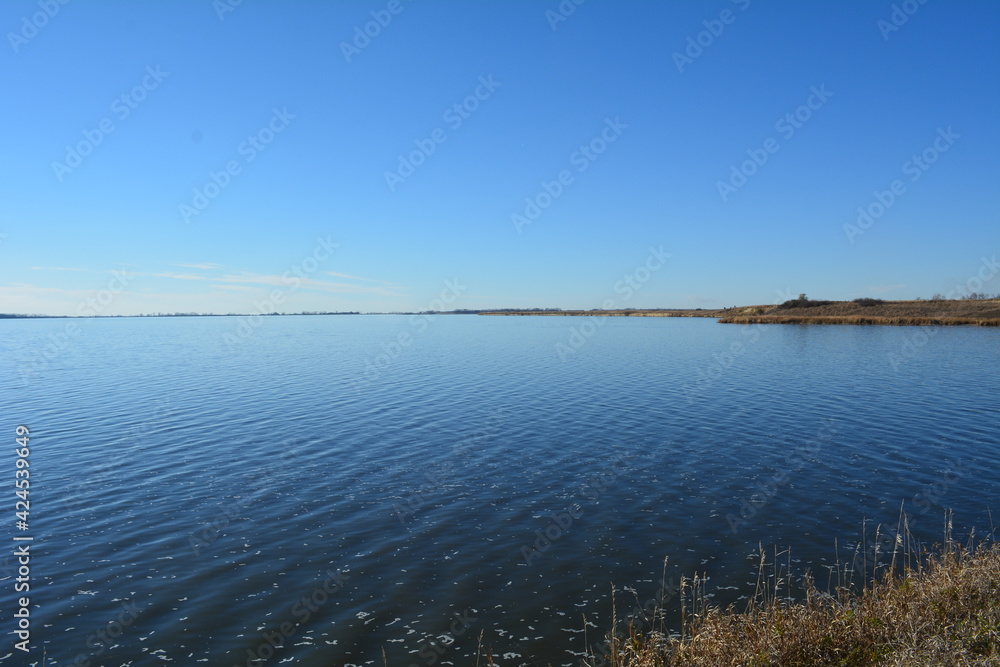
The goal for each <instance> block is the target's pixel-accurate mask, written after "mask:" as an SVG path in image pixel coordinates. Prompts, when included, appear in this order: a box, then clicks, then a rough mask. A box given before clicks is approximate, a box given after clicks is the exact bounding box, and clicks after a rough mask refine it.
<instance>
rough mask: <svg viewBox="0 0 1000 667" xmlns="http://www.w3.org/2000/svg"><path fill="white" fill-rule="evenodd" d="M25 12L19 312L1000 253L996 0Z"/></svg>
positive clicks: (664, 286)
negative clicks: (654, 258)
mask: <svg viewBox="0 0 1000 667" xmlns="http://www.w3.org/2000/svg"><path fill="white" fill-rule="evenodd" d="M560 8H561V9H560ZM393 10H395V13H394V11H393ZM570 10H572V11H570ZM560 11H561V12H562V13H560ZM904 19H905V21H904ZM379 20H381V22H382V23H384V24H385V25H379V24H378V21H379ZM894 21H895V22H894ZM373 22H374V23H373ZM366 24H368V25H367V29H368V32H369V33H371V34H374V36H373V37H368V36H365V37H363V38H359V37H357V35H358V32H361V33H362V34H363V33H364V31H365V29H366ZM0 26H2V30H3V33H4V45H3V47H0V53H2V55H0V59H2V66H0V87H2V90H3V91H4V93H5V99H6V101H7V103H6V104H5V111H4V117H5V121H6V122H5V123H4V131H3V132H2V134H0V136H2V139H0V183H2V185H0V187H2V188H3V193H4V195H3V198H2V200H0V312H16V313H46V314H80V313H85V312H100V313H101V314H134V313H150V312H178V311H182V312H189V311H198V312H217V313H227V312H239V313H247V312H254V311H255V310H257V309H258V308H257V306H256V304H259V303H263V302H264V301H266V300H268V299H271V298H272V297H274V298H276V299H278V300H279V301H280V305H279V304H276V305H275V307H274V308H273V310H278V311H284V312H297V311H300V310H360V311H389V310H424V309H427V308H428V307H429V305H430V304H432V303H434V299H435V298H437V297H438V296H439V295H440V294H441V293H442V291H443V290H448V289H449V288H448V287H447V286H446V285H447V284H448V283H446V281H451V283H450V284H451V285H453V286H454V285H456V284H457V285H460V286H461V287H460V289H459V290H457V291H458V293H459V296H458V297H457V298H454V299H453V300H452V302H451V303H450V304H449V306H450V307H459V308H494V307H507V306H517V307H546V306H555V307H562V308H592V307H600V306H601V305H602V304H604V303H605V302H606V301H608V300H609V299H610V300H612V301H614V303H615V306H616V307H691V308H694V307H706V308H707V307H714V306H729V305H734V304H748V303H772V302H774V301H775V300H776V299H778V298H779V295H781V294H787V293H791V294H792V295H793V296H794V295H797V294H798V293H799V292H806V293H807V294H809V295H810V296H813V297H816V298H831V299H850V298H855V297H860V296H878V297H882V298H895V299H901V298H913V297H916V296H925V297H926V296H930V295H931V294H933V293H934V292H948V291H949V290H953V289H954V288H955V286H956V284H962V285H966V284H968V281H969V279H970V278H973V277H975V276H976V275H977V272H978V273H979V275H980V276H983V275H989V271H986V273H983V269H982V267H983V258H986V259H987V260H989V259H991V258H992V257H994V256H995V255H996V254H997V253H998V251H1000V233H998V231H1000V225H998V222H1000V219H998V218H1000V216H998V211H1000V187H998V186H997V185H998V183H1000V163H998V161H997V159H996V158H997V155H998V153H1000V123H998V122H997V119H998V118H1000V70H998V63H1000V53H998V51H1000V40H998V39H997V37H996V36H997V34H1000V4H997V3H995V2H989V1H979V2H971V1H967V2H943V1H942V0H928V1H927V2H925V3H924V4H921V3H920V2H918V0H910V1H909V2H902V3H892V2H874V1H872V2H844V1H843V0H839V1H836V2H834V1H829V2H763V1H762V0H739V1H738V2H734V1H731V0H715V1H711V2H640V1H634V2H629V1H622V0H617V1H615V2H612V1H611V0H587V1H586V2H583V3H582V4H580V5H576V4H575V3H573V2H572V0H565V1H564V2H563V3H562V4H560V3H559V2H557V1H555V0H550V1H538V2H526V1H525V2H513V1H511V0H503V1H501V0H495V1H480V2H471V1H462V2H459V1H449V2H445V1H433V0H398V1H393V2H390V1H388V0H386V1H375V2H353V1H343V2H329V3H320V2H295V1H285V2H274V1H264V0H244V1H243V2H241V3H239V4H237V5H233V6H230V4H229V2H227V0H219V1H218V2H214V3H213V2H212V0H198V1H191V0H178V1H172V2H166V1H160V2H144V3H117V2H115V3H112V2H100V3H99V2H86V1H84V0H74V1H72V2H67V4H60V3H59V2H58V1H57V0H41V1H38V0H36V1H35V2H22V1H20V0H17V1H13V0H11V1H8V2H4V3H3V4H2V5H0ZM355 40H357V41H355ZM699 42H700V44H699ZM345 44H347V45H350V46H347V47H345ZM123 96H124V97H123ZM456 105H458V110H456V108H455V106H456ZM788 114H791V120H789V119H787V118H786V115H788ZM796 115H797V117H796ZM582 148H586V150H581V149H582ZM431 149H433V150H431ZM400 156H402V158H401V157H400ZM914 156H917V157H918V160H919V161H920V162H919V163H917V162H914V161H913V157H914ZM921 156H923V157H921ZM411 157H412V158H413V159H412V161H411ZM754 158H756V162H754ZM401 159H402V160H403V161H404V163H405V164H403V165H402V166H401V163H400V161H401ZM924 160H928V161H929V163H928V162H924ZM748 161H749V162H748ZM413 163H418V164H416V165H414V164H413ZM744 163H745V164H744ZM411 168H412V170H411ZM227 169H228V172H227ZM734 169H735V172H736V174H735V175H734ZM387 174H390V176H387ZM391 174H395V176H391ZM748 174H749V175H748ZM213 175H214V181H215V182H213ZM560 178H561V179H562V181H563V182H562V183H560ZM546 184H548V192H547V191H546ZM894 188H895V190H896V192H895V193H893V189H894ZM880 193H885V194H880ZM209 195H211V196H209ZM200 197H204V199H201V198H200ZM879 199H881V202H880V201H879ZM890 199H891V201H890ZM532 204H535V205H541V206H539V208H538V209H537V210H534V209H532ZM859 207H861V209H862V210H867V211H868V212H869V213H870V214H877V215H872V217H870V218H867V219H863V220H862V223H863V225H864V226H859V225H858V224H857V220H858V216H859V213H858V209H859ZM516 216H521V217H516ZM845 226H846V227H845ZM334 245H335V246H336V247H335V249H333V246H334ZM651 248H652V249H654V250H656V251H658V252H660V253H664V252H665V253H669V254H670V257H669V259H667V260H666V261H664V262H658V263H654V264H662V267H660V268H659V269H658V270H655V271H651V272H648V273H647V271H646V270H645V269H643V268H642V267H644V266H648V265H647V260H648V258H649V257H650V253H651ZM661 248H662V250H661ZM625 276H632V277H633V282H635V283H636V284H637V285H638V288H637V289H632V290H628V291H625V290H621V289H620V287H621V283H620V282H619V281H622V280H623V278H624V277H625ZM637 279H639V280H638V282H636V280H637ZM616 286H617V287H619V289H618V290H616ZM982 289H983V291H989V292H1000V278H996V277H993V278H991V279H990V280H989V281H987V282H986V283H985V284H984V285H983V286H982ZM786 290H787V292H786ZM98 297H99V298H100V301H99V302H97V303H98V306H99V307H97V308H95V307H94V306H93V303H95V302H94V301H90V303H91V306H85V305H83V304H86V303H88V299H91V300H93V299H95V298H98ZM262 300H263V301H262ZM88 309H89V310H88ZM268 310H271V308H268Z"/></svg>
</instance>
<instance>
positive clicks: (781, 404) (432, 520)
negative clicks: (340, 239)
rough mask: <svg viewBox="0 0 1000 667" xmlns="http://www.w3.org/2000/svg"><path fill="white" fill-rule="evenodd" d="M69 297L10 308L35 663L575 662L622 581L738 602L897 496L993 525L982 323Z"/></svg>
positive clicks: (1, 572)
mask: <svg viewBox="0 0 1000 667" xmlns="http://www.w3.org/2000/svg"><path fill="white" fill-rule="evenodd" d="M77 322H78V323H79V332H78V334H77V335H75V336H74V337H73V339H72V340H71V341H70V342H69V344H66V345H64V346H62V347H61V348H60V349H59V350H58V353H57V354H55V355H52V356H51V358H48V359H46V360H45V363H44V364H40V363H37V352H36V350H37V349H39V348H40V347H42V346H44V345H45V343H46V341H49V340H51V338H50V334H52V335H58V334H59V332H61V331H62V330H63V328H64V327H65V326H66V321H64V320H35V321H0V349H4V350H5V352H4V354H3V356H2V359H0V363H2V364H3V366H2V370H3V373H4V378H5V382H6V386H5V390H4V391H3V392H2V394H0V407H2V410H0V414H2V415H3V419H4V426H3V428H5V429H6V430H7V432H8V433H9V434H10V438H11V440H13V437H14V436H13V433H14V428H15V426H16V425H17V424H22V423H23V424H27V425H28V426H30V427H31V430H32V443H33V449H32V454H31V461H32V487H31V492H32V496H31V498H32V518H33V524H32V531H33V532H34V538H35V543H34V547H33V548H34V549H35V550H36V553H37V554H38V555H37V556H36V558H35V560H33V576H34V577H35V579H34V581H33V583H32V595H33V597H32V605H33V609H32V623H33V632H32V641H33V642H35V643H37V644H38V645H39V646H41V645H44V646H45V647H46V650H47V657H48V664H50V665H72V664H74V661H76V660H77V659H78V656H80V657H79V660H80V661H81V662H80V664H83V661H85V660H91V661H92V664H109V665H110V664H115V665H118V664H122V663H125V664H128V663H129V661H132V662H133V664H153V663H152V658H153V657H155V658H157V659H158V660H159V661H163V662H173V663H177V664H183V665H187V664H198V663H204V664H209V665H246V664H251V665H252V664H258V663H255V662H254V661H255V660H257V661H264V662H263V663H262V664H282V663H288V664H301V665H307V666H308V665H315V666H317V667H318V666H320V665H323V666H328V665H345V664H358V665H381V664H383V663H382V651H383V650H384V651H385V654H386V657H387V660H388V663H389V664H390V665H409V664H416V665H430V664H472V663H470V656H472V655H474V653H475V650H476V647H477V645H478V644H479V642H480V637H481V638H482V639H481V641H482V643H483V646H489V647H491V648H492V649H493V654H494V656H495V657H496V660H497V663H498V664H500V665H505V666H506V665H518V664H522V663H527V662H529V661H530V660H532V659H534V660H537V661H540V662H542V663H545V662H551V663H552V664H557V665H558V664H564V665H569V664H575V663H576V662H577V661H578V658H579V656H581V655H582V654H583V651H584V641H585V638H586V641H588V642H590V643H591V644H593V643H594V642H596V641H597V640H598V638H599V637H600V636H601V635H602V634H603V633H604V632H605V631H606V630H607V627H608V623H609V619H610V611H611V609H610V607H611V605H610V597H609V594H610V591H611V585H612V583H614V585H615V586H616V587H617V588H619V589H622V588H623V587H624V588H626V589H628V590H633V591H634V595H635V598H634V599H633V602H635V605H638V606H643V605H644V604H646V603H647V602H649V604H652V601H655V600H656V599H663V600H667V601H668V607H670V605H671V603H672V602H673V592H672V591H673V589H672V585H671V584H670V583H669V582H676V581H677V580H678V578H679V576H680V574H686V575H690V574H692V573H693V572H694V571H695V570H696V569H697V570H698V571H699V572H706V573H707V574H708V575H709V577H710V578H711V583H712V585H713V586H714V587H715V588H714V590H715V591H716V593H717V597H716V599H717V600H718V601H726V600H735V599H736V598H737V597H738V596H740V595H741V594H744V593H746V592H747V586H748V583H749V582H751V581H752V580H753V579H754V577H755V576H756V572H755V564H754V562H753V561H752V558H751V556H752V553H753V552H754V551H755V550H756V548H757V545H758V543H759V542H760V543H763V544H764V545H774V544H777V545H782V546H785V545H791V546H792V553H793V563H795V564H797V565H798V566H802V567H804V566H806V565H811V566H812V567H813V569H814V570H816V571H821V568H822V567H823V565H825V564H829V563H831V562H832V561H833V559H834V556H835V554H834V551H833V544H834V538H838V539H839V540H840V542H841V543H842V544H843V543H844V542H845V541H850V540H851V539H853V538H855V537H857V536H858V535H859V534H860V530H861V522H862V519H867V520H869V521H875V522H884V523H886V524H892V525H895V521H896V518H897V515H898V509H899V505H900V502H905V507H906V510H907V511H908V512H909V513H910V515H911V520H910V524H911V527H914V528H915V532H917V533H918V534H919V535H920V536H921V537H922V538H923V539H929V540H934V539H936V538H938V537H939V535H940V530H939V523H940V516H941V512H942V510H943V508H945V507H951V508H954V510H955V513H956V517H957V520H958V523H960V524H962V525H966V526H972V525H978V526H980V527H985V526H988V525H989V519H988V516H987V513H986V512H987V508H988V507H989V503H990V502H991V500H992V498H993V497H995V495H996V491H997V485H998V481H1000V480H998V478H1000V473H998V472H997V470H998V466H997V463H998V458H1000V455H998V451H1000V448H998V445H1000V437H998V435H997V433H998V431H997V428H996V425H997V417H998V415H1000V379H998V376H997V374H996V373H995V372H993V369H996V368H998V367H1000V345H998V344H997V343H998V342H1000V338H998V334H1000V332H997V331H992V330H984V329H971V328H970V329H963V328H953V329H950V330H940V331H938V332H937V333H936V334H935V335H934V336H933V337H932V338H929V339H928V341H927V343H926V344H925V345H923V346H922V347H920V348H919V349H916V348H914V349H916V352H915V353H912V354H910V355H909V356H907V357H906V358H905V363H897V364H892V363H890V355H891V354H893V353H898V352H899V350H900V349H902V346H903V345H904V344H905V343H906V341H907V340H908V337H912V336H913V334H914V329H912V328H906V327H898V328H896V327H849V326H838V327H808V326H773V327H735V326H726V325H718V324H716V323H715V322H714V321H712V320H692V319H666V318H648V319H647V318H608V320H607V321H606V322H605V323H604V324H603V325H602V326H601V327H599V328H597V329H596V330H595V332H594V334H593V335H592V336H590V337H588V338H587V340H586V342H585V344H583V345H582V346H581V347H579V349H577V350H575V352H574V353H573V354H570V355H563V356H564V357H565V361H563V360H561V359H560V357H559V355H558V354H557V352H556V347H557V345H558V344H560V343H563V342H564V341H565V340H566V339H567V336H568V335H569V330H570V328H571V327H572V326H574V320H572V319H569V318H562V317H517V318H502V317H476V316H438V317H434V318H433V319H426V320H422V322H421V323H422V330H421V331H420V334H419V335H414V336H412V343H411V344H410V345H408V346H406V347H400V348H399V349H396V348H392V347H391V343H392V341H394V340H398V336H399V334H400V333H401V332H412V329H413V326H414V325H413V323H412V322H411V321H410V320H409V319H408V318H406V317H391V316H364V317H281V318H266V319H265V320H264V321H263V322H262V324H261V326H260V327H258V328H256V329H255V330H254V331H253V333H252V335H250V336H247V337H246V338H243V339H241V340H240V342H239V344H238V345H232V344H227V343H226V341H225V334H226V333H229V332H230V331H231V329H232V327H233V320H232V319H231V318H168V319H116V320H79V321H77ZM387 346H388V347H387ZM386 350H390V351H391V352H392V356H391V357H389V355H388V354H387V352H386ZM383 354H385V355H386V358H388V359H389V361H388V362H386V361H384V360H383V361H381V362H380V361H378V358H379V356H380V355H383ZM26 368H27V369H29V370H30V372H28V373H22V371H24V370H25V369H26ZM371 368H377V371H376V372H375V373H374V374H373V371H372V370H370V369H371ZM12 530H13V529H12ZM665 556H669V562H668V565H667V569H666V571H664V565H663V559H664V557H665ZM13 565H14V563H13V561H12V557H11V556H7V558H6V560H5V561H3V562H0V576H2V577H3V581H2V582H0V591H2V593H0V597H2V600H0V602H2V603H3V604H4V605H10V606H13V603H14V600H13V595H14V593H13V586H12V583H11V582H12V577H13V576H16V573H15V571H14V569H13V567H12V566H13ZM584 615H585V616H586V621H584ZM111 633H115V635H114V636H112V634H111ZM40 654H41V651H40V650H39V652H38V655H39V656H40ZM21 659H22V656H19V655H18V656H15V655H10V656H7V657H5V658H3V662H4V663H6V664H21V663H20V662H18V660H21Z"/></svg>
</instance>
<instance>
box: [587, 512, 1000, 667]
mask: <svg viewBox="0 0 1000 667" xmlns="http://www.w3.org/2000/svg"><path fill="white" fill-rule="evenodd" d="M946 525H947V528H946V533H945V542H944V544H943V545H942V546H939V547H936V548H935V549H934V550H933V551H931V552H927V551H923V552H922V553H920V552H919V550H918V549H911V548H909V547H908V546H906V545H909V544H910V542H909V540H910V538H911V536H910V535H909V533H908V532H907V531H905V530H904V535H899V534H898V533H897V538H896V539H894V540H893V542H894V543H895V547H894V548H893V550H892V562H891V564H889V565H888V567H886V564H884V563H883V564H882V566H881V569H879V565H878V562H877V561H876V565H875V566H874V568H873V573H872V574H873V576H872V577H871V578H870V580H869V581H868V582H867V583H864V584H862V585H861V586H860V590H858V588H859V587H856V586H852V585H851V581H850V578H849V576H850V575H849V573H850V574H853V573H854V571H855V570H854V569H853V568H852V569H850V570H847V569H846V567H845V568H844V569H843V570H841V569H840V567H839V566H838V569H837V579H838V583H837V586H836V588H835V592H833V593H824V592H820V591H819V590H818V589H817V588H816V586H815V585H814V582H813V580H812V578H811V577H810V576H809V573H808V572H807V573H806V575H805V576H804V578H803V584H802V588H803V594H804V598H803V599H800V600H798V601H792V600H791V598H790V597H789V595H788V594H787V593H788V592H790V591H788V589H789V588H790V579H789V578H788V576H787V572H786V573H785V576H780V575H781V573H780V572H779V571H778V570H777V568H776V563H772V564H768V563H765V560H764V555H763V554H761V559H760V566H759V577H758V586H757V591H756V593H755V595H754V597H753V598H752V599H751V600H750V602H749V603H748V604H747V608H746V609H745V610H743V611H740V610H737V609H735V608H734V607H733V606H730V607H729V608H727V609H720V608H718V607H713V606H711V605H710V604H709V602H708V596H707V593H706V581H705V579H704V578H703V577H701V578H700V577H698V576H695V577H694V578H693V579H687V580H685V579H682V580H681V605H682V612H681V632H680V633H679V634H670V633H668V632H666V631H665V628H664V627H663V623H662V620H661V621H660V628H659V629H658V630H655V631H652V632H641V631H639V630H638V629H637V627H636V625H635V624H634V623H631V622H630V623H629V624H628V626H627V627H626V628H625V632H624V633H612V634H610V635H609V637H608V640H607V643H606V645H605V646H604V647H603V649H604V650H603V651H601V653H602V655H601V656H600V657H596V655H595V654H592V657H591V660H590V662H589V663H588V664H590V665H595V666H597V665H602V666H606V667H680V666H685V667H689V666H690V667H694V666H699V667H700V666H705V667H708V666H715V665H734V666H735V665H743V666H748V667H771V666H773V667H813V666H829V667H874V666H876V665H879V666H881V665H887V666H893V667H902V666H904V665H906V666H910V665H919V666H921V667H934V666H944V665H949V666H955V667H965V666H973V665H976V666H983V667H985V666H986V665H1000V544H996V543H989V542H988V543H981V544H979V545H978V546H977V545H974V544H973V543H971V540H970V544H969V545H967V546H966V547H962V546H960V545H958V544H956V543H955V542H953V541H952V539H951V528H950V526H951V521H950V516H949V518H948V519H947V522H946ZM877 540H878V536H877V535H876V541H877ZM904 549H905V550H904ZM857 555H858V554H857V551H856V552H855V556H857ZM886 556H888V554H886ZM777 560H778V558H777V557H776V558H775V561H777ZM772 565H773V566H775V574H774V576H773V577H772V579H771V583H770V584H767V585H764V584H763V582H765V581H767V569H768V568H769V567H770V566H772ZM876 572H878V573H879V574H877V575H875V573H876ZM831 577H832V572H831ZM783 595H784V597H782V596H783ZM661 619H662V616H661Z"/></svg>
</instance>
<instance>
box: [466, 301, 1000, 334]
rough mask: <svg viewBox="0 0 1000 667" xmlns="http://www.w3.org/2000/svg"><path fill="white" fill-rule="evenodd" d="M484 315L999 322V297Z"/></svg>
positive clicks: (917, 323)
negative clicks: (703, 308)
mask: <svg viewBox="0 0 1000 667" xmlns="http://www.w3.org/2000/svg"><path fill="white" fill-rule="evenodd" d="M480 315H507V316H513V315H522V316H534V317H537V316H549V317H566V316H569V317H714V318H718V320H719V322H720V323H721V324H885V325H896V326H952V325H964V326H968V325H972V326H990V327H995V326H1000V299H953V300H937V301H933V300H914V301H883V300H881V299H855V300H854V301H816V300H813V299H807V298H805V295H802V296H800V297H799V298H798V299H791V300H789V301H785V302H784V303H781V304H777V305H764V306H739V307H733V308H719V309H710V310H702V309H695V310H683V309H668V308H660V309H649V310H533V311H521V310H514V311H491V312H482V313H480Z"/></svg>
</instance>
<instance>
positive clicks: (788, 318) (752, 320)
mask: <svg viewBox="0 0 1000 667" xmlns="http://www.w3.org/2000/svg"><path fill="white" fill-rule="evenodd" d="M719 323H720V324H885V325H895V326H952V325H966V326H968V325H972V326H980V327H997V326H1000V318H976V317H885V316H882V317H880V316H878V315H871V316H869V315H734V316H730V317H723V318H720V319H719Z"/></svg>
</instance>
